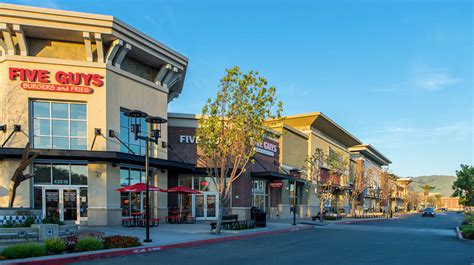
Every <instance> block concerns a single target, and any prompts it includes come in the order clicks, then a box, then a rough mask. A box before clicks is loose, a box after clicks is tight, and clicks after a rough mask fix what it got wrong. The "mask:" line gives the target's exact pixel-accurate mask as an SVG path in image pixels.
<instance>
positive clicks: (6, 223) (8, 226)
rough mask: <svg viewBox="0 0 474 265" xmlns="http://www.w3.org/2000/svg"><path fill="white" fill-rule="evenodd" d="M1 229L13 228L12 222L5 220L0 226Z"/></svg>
mask: <svg viewBox="0 0 474 265" xmlns="http://www.w3.org/2000/svg"><path fill="white" fill-rule="evenodd" d="M2 227H4V228H11V227H13V222H12V221H10V220H7V221H6V222H5V223H4V224H3V225H2Z"/></svg>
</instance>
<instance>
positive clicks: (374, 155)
mask: <svg viewBox="0 0 474 265" xmlns="http://www.w3.org/2000/svg"><path fill="white" fill-rule="evenodd" d="M349 152H351V153H352V154H356V153H361V154H362V155H364V156H365V157H368V158H370V159H371V160H372V161H374V162H376V163H378V164H379V165H381V166H387V165H389V164H391V163H392V161H390V160H389V159H388V158H387V157H386V156H384V155H382V153H380V152H379V151H378V150H377V149H375V148H374V147H373V146H371V145H370V144H360V145H356V146H352V147H349Z"/></svg>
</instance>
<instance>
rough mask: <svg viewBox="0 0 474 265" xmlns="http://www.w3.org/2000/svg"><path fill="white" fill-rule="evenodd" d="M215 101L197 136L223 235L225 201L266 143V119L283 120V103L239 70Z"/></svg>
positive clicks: (254, 75) (232, 72) (257, 77)
mask: <svg viewBox="0 0 474 265" xmlns="http://www.w3.org/2000/svg"><path fill="white" fill-rule="evenodd" d="M219 88H220V89H219V91H218V92H217V96H216V98H214V99H208V101H207V103H206V104H205V106H204V107H203V109H202V114H203V116H202V118H201V119H200V120H199V126H198V128H197V131H196V136H197V138H198V139H199V142H198V146H199V148H200V156H201V157H200V159H202V160H203V161H204V162H205V164H206V167H207V174H208V176H209V177H211V179H212V181H213V182H214V184H215V185H216V187H217V190H218V193H219V212H218V214H217V226H216V230H215V232H216V233H220V229H221V223H222V214H223V208H224V207H223V206H224V202H226V201H227V200H228V199H229V194H230V191H231V187H232V183H234V182H235V181H236V180H237V179H238V178H239V177H240V176H241V175H242V174H244V173H245V172H246V168H247V166H248V164H249V162H253V161H252V157H253V155H254V153H255V145H256V144H258V143H261V142H263V139H264V135H265V133H266V132H267V127H265V126H264V122H265V121H266V120H274V119H279V118H280V113H281V111H282V103H281V102H280V101H278V100H277V97H276V90H275V87H273V86H270V87H269V86H268V85H267V80H266V79H265V78H263V77H261V76H260V75H259V73H258V72H254V71H249V72H248V73H246V74H243V73H242V72H241V71H240V69H239V67H237V66H236V67H234V68H232V69H227V70H226V75H225V76H224V77H223V78H222V79H221V80H220V84H219Z"/></svg>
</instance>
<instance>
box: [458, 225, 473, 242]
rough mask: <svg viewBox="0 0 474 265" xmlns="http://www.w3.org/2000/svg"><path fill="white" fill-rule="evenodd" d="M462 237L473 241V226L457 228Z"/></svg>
mask: <svg viewBox="0 0 474 265" xmlns="http://www.w3.org/2000/svg"><path fill="white" fill-rule="evenodd" d="M459 229H460V230H461V233H462V236H463V237H464V238H466V239H474V224H466V225H461V226H460V227H459Z"/></svg>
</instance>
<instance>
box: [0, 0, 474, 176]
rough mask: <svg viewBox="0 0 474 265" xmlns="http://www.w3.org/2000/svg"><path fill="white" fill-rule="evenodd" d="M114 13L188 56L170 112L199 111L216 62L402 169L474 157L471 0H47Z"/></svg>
mask: <svg viewBox="0 0 474 265" xmlns="http://www.w3.org/2000/svg"><path fill="white" fill-rule="evenodd" d="M7 2H11V3H18V4H26V5H35V6H37V5H39V6H44V7H52V8H61V9H66V10H74V11H82V12H92V13H100V14H108V15H114V16H116V17H118V18H120V19H121V20H123V21H125V22H126V23H128V24H130V25H133V26H134V27H136V28H138V29H139V30H141V31H143V32H145V33H147V34H149V35H150V36H153V37H155V38H156V39H158V40H159V41H161V42H163V43H165V44H166V45H168V46H170V47H172V48H174V49H176V50H177V51H179V52H181V53H182V54H184V55H186V56H187V57H188V58H189V67H188V73H187V77H186V82H185V88H184V90H183V93H182V94H181V95H180V97H179V98H178V99H177V100H175V101H174V102H173V103H172V104H171V105H170V108H169V109H170V111H173V112H186V113H196V112H200V109H201V106H202V105H203V103H204V102H205V101H206V99H207V98H208V97H212V96H213V95H214V94H215V93H216V91H217V87H216V84H217V82H218V80H219V78H220V76H222V75H223V73H224V69H225V68H229V67H232V66H234V65H239V66H240V67H241V68H243V69H244V70H249V69H254V70H258V71H260V72H261V74H262V75H263V76H265V77H266V78H267V79H268V80H269V82H270V83H271V84H273V85H275V86H276V87H277V92H278V95H279V97H280V99H281V100H282V101H284V108H285V111H284V114H298V113H304V112H313V111H321V112H323V113H325V114H326V115H328V116H329V117H331V118H332V119H333V120H334V121H336V122H337V123H339V124H340V125H341V126H343V127H344V128H346V129H347V130H348V131H350V132H352V133H353V134H354V135H356V136H357V137H358V138H359V139H361V140H363V141H364V142H366V143H370V144H372V145H373V146H375V147H376V148H377V149H378V150H380V151H381V152H382V153H383V154H385V155H386V156H387V157H389V158H390V159H391V160H392V162H393V165H391V169H392V170H393V172H394V173H396V174H399V175H400V176H417V175H425V174H454V171H455V170H456V169H457V168H458V167H459V164H460V163H467V164H471V165H472V164H474V155H473V150H474V140H473V124H474V117H473V112H474V110H473V108H474V107H473V96H474V95H473V78H472V71H473V65H472V62H473V47H474V46H473V44H474V43H473V34H474V30H473V24H474V22H473V15H472V14H473V4H472V2H471V1H468V0H466V1H456V0H446V1H431V0H418V1H408V0H399V1H394V0H386V1H383V0H378V1H375V0H373V1H367V0H361V1H349V0H343V1H342V0H341V1H336V0H333V1H329V0H328V1H290V0H288V1H273V2H271V1H247V0H245V1H144V0H141V1H123V0H115V1H89V0H82V1H59V0H58V1H53V0H41V1H33V0H24V1H7Z"/></svg>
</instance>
